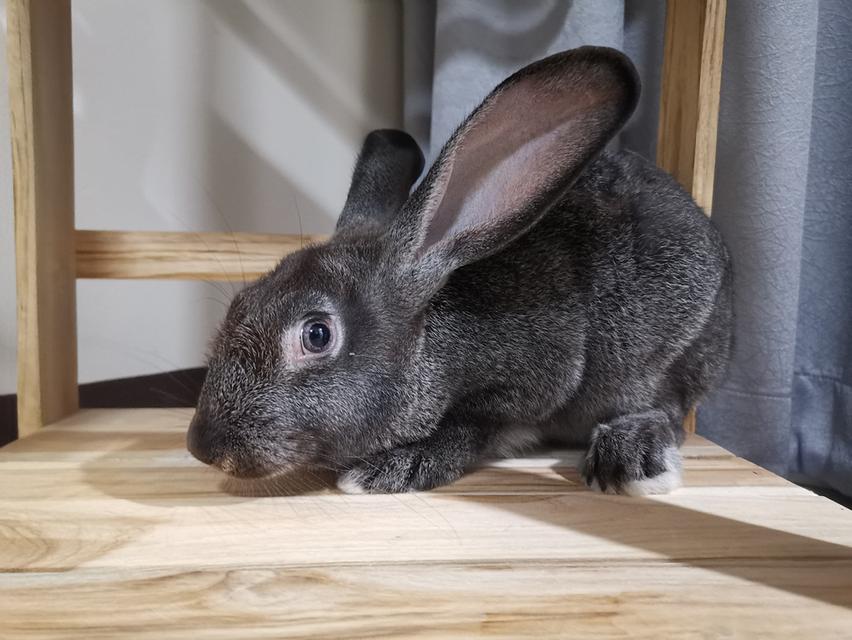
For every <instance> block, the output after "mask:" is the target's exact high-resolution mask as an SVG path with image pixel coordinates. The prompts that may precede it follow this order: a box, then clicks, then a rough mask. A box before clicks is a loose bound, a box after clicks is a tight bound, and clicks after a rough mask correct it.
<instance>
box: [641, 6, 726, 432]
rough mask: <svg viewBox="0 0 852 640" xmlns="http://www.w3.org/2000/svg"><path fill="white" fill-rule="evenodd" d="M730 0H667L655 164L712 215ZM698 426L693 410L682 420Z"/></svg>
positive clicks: (691, 426)
mask: <svg viewBox="0 0 852 640" xmlns="http://www.w3.org/2000/svg"><path fill="white" fill-rule="evenodd" d="M726 8H727V0H668V3H667V8H666V36H665V37H666V39H665V53H664V57H663V73H662V84H661V88H660V125H659V130H658V135H657V164H658V165H660V167H662V168H663V169H665V170H666V171H668V172H669V173H671V174H672V175H673V176H674V177H675V178H677V180H678V181H679V182H680V183H681V184H682V185H683V186H684V187H685V188H686V189H687V190H689V191H690V192H691V193H692V196H693V198H695V201H696V202H697V203H698V204H699V206H701V207H702V208H703V209H704V212H705V213H706V214H707V215H708V216H709V215H710V209H711V207H712V204H713V177H714V174H715V169H716V126H717V123H718V119H719V89H720V86H721V82H722V45H723V42H724V37H725V11H726ZM684 425H685V427H686V430H687V431H688V432H690V433H693V432H695V410H692V411H690V412H689V415H688V416H687V418H686V420H685V421H684Z"/></svg>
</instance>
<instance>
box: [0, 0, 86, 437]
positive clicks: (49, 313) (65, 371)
mask: <svg viewBox="0 0 852 640" xmlns="http://www.w3.org/2000/svg"><path fill="white" fill-rule="evenodd" d="M6 11H7V18H8V19H7V24H8V35H7V41H8V50H7V54H8V66H9V105H10V111H11V128H12V168H13V173H14V197H15V251H16V268H17V301H18V434H19V436H24V435H27V434H29V433H31V432H32V431H34V430H35V429H37V428H39V427H41V426H43V425H45V424H48V423H50V422H53V421H55V420H58V419H59V418H61V417H63V416H65V415H67V414H69V413H72V412H74V411H76V409H77V406H78V400H77V332H76V296H75V286H76V280H75V271H74V134H73V112H72V93H71V91H72V89H71V86H72V84H71V8H70V3H69V0H52V1H50V2H45V1H43V0H7V2H6Z"/></svg>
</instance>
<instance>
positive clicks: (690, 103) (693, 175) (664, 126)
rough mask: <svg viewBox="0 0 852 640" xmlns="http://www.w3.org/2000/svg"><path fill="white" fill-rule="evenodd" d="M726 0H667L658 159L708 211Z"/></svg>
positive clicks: (710, 196)
mask: <svg viewBox="0 0 852 640" xmlns="http://www.w3.org/2000/svg"><path fill="white" fill-rule="evenodd" d="M726 7H727V2H726V0H669V2H668V4H667V10H666V40H665V54H664V57H663V74H662V85H661V89H660V126H659V130H658V137H657V164H659V165H660V166H661V167H662V168H663V169H665V170H666V171H668V172H669V173H671V174H672V175H673V176H674V177H675V178H677V179H678V180H679V181H680V183H681V184H682V185H683V186H684V187H686V189H687V190H689V191H690V192H691V193H692V196H693V197H694V198H695V201H696V202H697V203H698V204H699V205H700V206H701V207H702V208H703V209H704V211H705V212H706V213H707V215H710V209H711V206H712V204H713V176H714V173H715V169H716V127H717V122H718V115H719V88H720V85H721V81H722V45H723V42H724V35H725V11H726Z"/></svg>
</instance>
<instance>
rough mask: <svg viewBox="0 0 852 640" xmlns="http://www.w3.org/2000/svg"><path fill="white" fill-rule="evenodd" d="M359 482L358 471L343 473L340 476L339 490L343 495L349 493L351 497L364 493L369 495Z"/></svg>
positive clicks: (338, 480) (338, 479) (338, 481)
mask: <svg viewBox="0 0 852 640" xmlns="http://www.w3.org/2000/svg"><path fill="white" fill-rule="evenodd" d="M359 480H360V478H359V474H358V473H357V472H356V471H354V470H352V471H347V472H346V473H343V474H341V475H340V476H338V478H337V488H338V489H340V490H341V491H342V492H343V493H348V494H350V495H360V494H363V493H367V492H366V491H365V490H364V487H363V485H362V484H361V483H360V481H359Z"/></svg>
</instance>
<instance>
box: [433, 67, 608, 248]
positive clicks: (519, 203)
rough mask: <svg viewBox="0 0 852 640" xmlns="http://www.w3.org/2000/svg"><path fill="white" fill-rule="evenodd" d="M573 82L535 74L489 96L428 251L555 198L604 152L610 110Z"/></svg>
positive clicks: (438, 212)
mask: <svg viewBox="0 0 852 640" xmlns="http://www.w3.org/2000/svg"><path fill="white" fill-rule="evenodd" d="M572 84H573V83H569V82H565V81H564V80H563V81H561V82H548V81H546V80H545V79H536V78H530V79H526V80H524V81H521V82H519V83H517V84H515V85H513V86H509V87H506V88H505V89H504V90H503V91H501V92H499V93H497V94H494V95H492V96H490V97H489V98H488V99H487V100H486V102H485V103H484V104H483V106H482V107H481V108H480V110H479V111H478V112H477V113H476V115H475V116H474V117H473V119H472V120H471V121H470V122H468V124H467V125H466V127H465V129H464V130H463V131H462V132H461V135H460V136H459V137H458V138H457V142H456V147H455V148H454V149H452V150H451V151H450V154H449V157H448V158H447V161H448V163H451V164H450V170H449V171H448V174H449V175H448V176H447V178H445V180H444V184H445V191H444V194H443V197H442V198H441V199H440V202H439V203H438V204H437V208H436V209H435V212H434V214H433V216H432V218H431V222H430V224H429V229H428V232H427V235H426V240H425V242H424V245H423V249H425V248H428V247H429V246H430V245H433V244H435V243H437V242H440V241H441V240H443V239H446V238H454V237H457V236H458V235H460V234H461V233H464V232H465V231H468V230H471V229H475V228H483V227H491V226H495V225H499V224H500V223H501V222H503V221H505V220H507V219H509V218H511V217H512V215H513V214H516V213H518V212H519V211H520V210H522V209H524V208H526V207H528V206H529V205H531V204H533V203H534V202H536V201H537V200H538V199H539V198H540V197H541V196H546V195H548V194H549V193H550V192H551V191H552V190H553V189H554V188H555V187H556V186H558V185H559V184H561V183H563V182H564V181H565V179H566V175H568V174H572V173H576V172H577V171H578V169H579V168H580V167H581V166H582V164H583V163H585V162H586V161H587V160H588V159H589V158H590V156H591V154H593V153H594V152H595V151H597V148H596V143H597V141H598V139H600V138H601V133H602V132H601V131H600V128H599V127H600V125H599V122H600V120H605V119H606V117H611V116H612V110H611V107H610V106H609V104H608V102H607V100H606V99H605V96H603V95H601V94H602V93H603V92H600V93H598V94H596V93H594V92H591V91H579V90H577V89H576V87H575V86H572ZM578 84H581V83H579V82H578ZM602 116H605V117H602ZM596 125H597V126H596ZM590 145H591V146H595V148H594V149H592V150H591V152H590ZM572 177H573V176H572ZM441 186H442V185H436V188H437V189H438V190H440V188H441ZM537 204H538V206H541V207H545V206H546V204H547V203H537ZM534 221H535V220H531V221H530V224H531V223H532V222H534Z"/></svg>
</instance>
